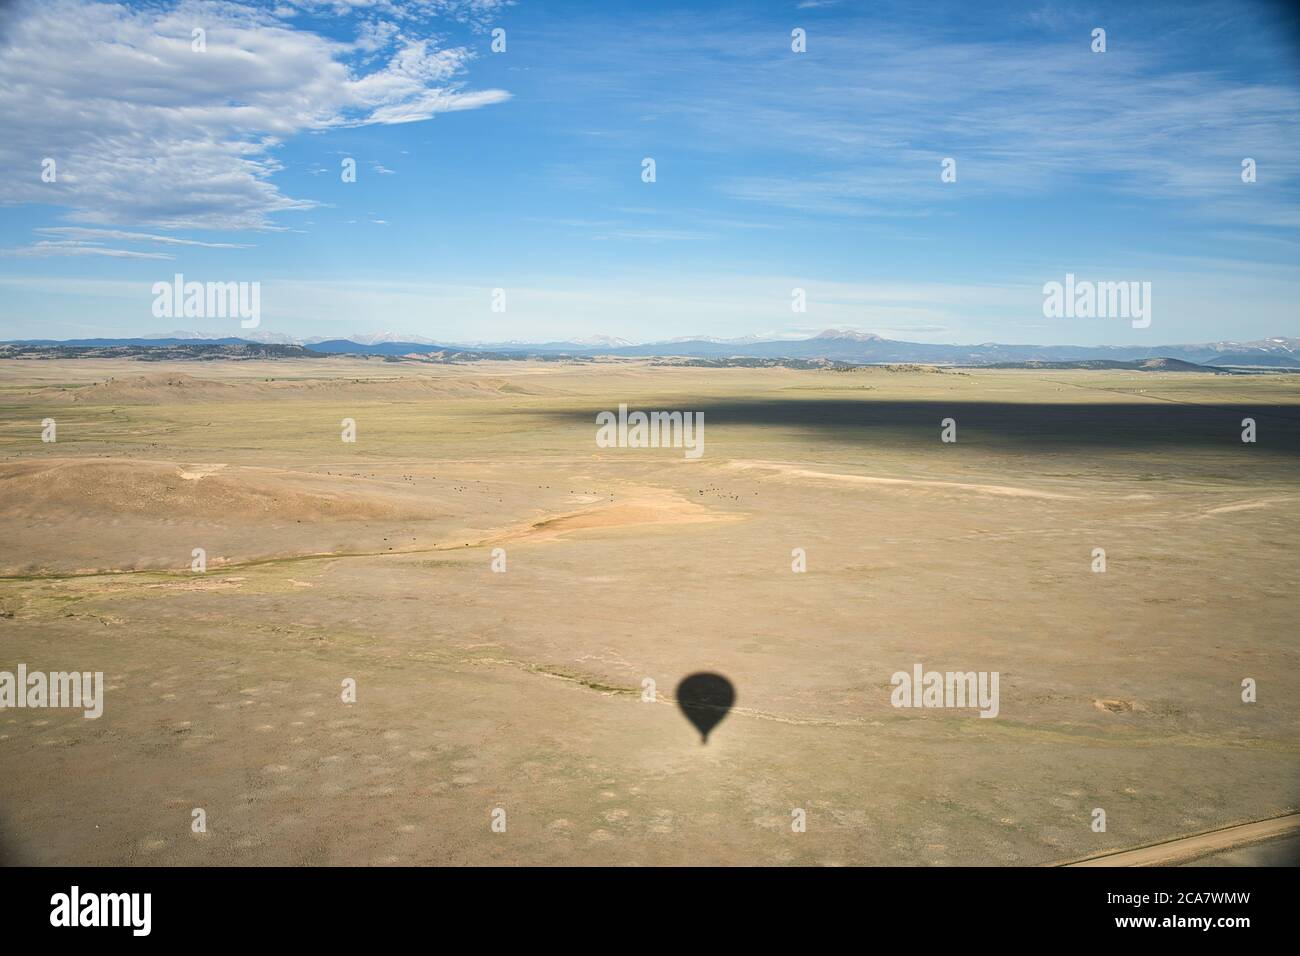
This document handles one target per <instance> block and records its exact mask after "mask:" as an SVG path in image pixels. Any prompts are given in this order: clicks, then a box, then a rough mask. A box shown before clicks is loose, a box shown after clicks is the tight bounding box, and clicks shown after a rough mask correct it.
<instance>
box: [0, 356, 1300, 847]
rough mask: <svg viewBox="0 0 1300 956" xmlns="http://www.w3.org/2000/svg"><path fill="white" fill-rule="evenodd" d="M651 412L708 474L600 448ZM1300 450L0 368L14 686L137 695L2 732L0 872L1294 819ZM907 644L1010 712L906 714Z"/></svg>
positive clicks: (868, 394) (693, 402)
mask: <svg viewBox="0 0 1300 956" xmlns="http://www.w3.org/2000/svg"><path fill="white" fill-rule="evenodd" d="M620 402H626V403H627V404H628V405H629V407H630V408H632V409H645V410H651V409H666V410H671V409H680V410H687V411H700V412H703V413H704V416H705V426H706V428H705V452H704V455H703V457H701V458H700V459H699V460H696V461H690V460H686V459H685V457H684V455H683V453H682V451H681V450H680V449H630V448H598V447H597V446H596V444H595V433H596V425H595V415H596V413H597V412H598V411H601V410H606V409H611V410H612V409H616V408H617V407H618V404H619V403H620ZM1247 416H1249V417H1253V418H1255V419H1256V422H1257V427H1258V432H1259V438H1258V441H1257V442H1256V443H1254V444H1246V443H1243V442H1242V441H1241V440H1240V434H1241V424H1240V423H1241V419H1242V418H1243V417H1247ZM946 417H952V418H954V419H955V420H956V422H957V427H958V441H957V442H956V443H955V444H945V443H942V442H941V441H940V440H939V436H940V420H941V419H943V418H946ZM46 418H52V419H54V420H55V422H56V423H57V439H58V440H57V442H54V443H43V442H42V441H41V427H42V426H41V423H42V420H44V419H46ZM344 418H352V419H355V421H356V425H357V441H356V442H355V443H352V444H349V443H344V442H343V441H341V440H340V423H341V420H342V419H344ZM1298 464H1300V377H1297V376H1292V375H1276V376H1271V375H1270V376H1213V375H1200V374H1193V373H1129V372H1077V371H972V372H951V371H949V372H941V371H923V370H908V371H895V370H890V369H884V368H877V369H866V370H859V371H854V372H832V371H793V370H787V369H779V368H778V369H703V368H684V367H664V366H655V365H652V364H650V363H647V362H608V363H596V364H583V365H578V364H567V363H559V362H547V363H531V362H530V363H523V362H520V363H480V364H472V365H461V366H436V365H424V364H419V363H413V362H383V361H379V360H370V361H366V360H363V359H351V358H339V359H332V360H328V361H326V360H314V361H313V360H302V361H295V360H289V361H259V362H210V363H209V362H188V363H174V364H161V363H145V362H133V361H108V360H102V361H100V360H86V361H82V360H78V361H6V362H0V522H2V523H0V527H2V528H3V536H2V537H0V670H10V671H12V670H14V669H15V668H16V666H17V665H18V664H19V663H25V664H26V665H27V667H28V668H29V670H44V671H51V670H58V671H63V670H78V671H103V673H104V675H105V683H106V686H107V691H106V701H105V705H104V714H103V716H102V717H100V718H99V719H97V720H87V719H85V718H83V717H82V716H81V713H80V712H79V711H76V712H74V711H70V710H54V709H45V710H38V709H16V708H15V709H6V710H3V711H0V844H2V845H3V854H4V859H5V861H7V862H11V863H12V862H30V863H58V864H62V863H79V864H161V865H169V864H191V865H192V864H452V865H459V864H697V863H721V864H798V865H805V864H808V865H819V864H832V865H833V864H846V865H853V864H891V865H894V864H897V865H930V864H939V865H943V864H987V865H1001V864H1018V865H1022V864H1039V863H1047V862H1054V861H1063V860H1071V859H1078V858H1081V857H1084V856H1089V855H1093V854H1100V853H1104V852H1108V851H1113V850H1118V849H1123V848H1127V847H1134V846H1139V845H1142V844H1146V843H1152V842H1156V841H1162V840H1168V839H1171V838H1174V837H1178V836H1180V835H1186V834H1195V833H1200V832H1203V831H1206V830H1209V829H1212V828H1216V827H1223V826H1228V825H1231V824H1236V823H1243V822H1247V821H1252V820H1260V819H1263V818H1266V817H1272V816H1276V815H1279V814H1282V813H1285V812H1288V811H1294V810H1295V809H1296V808H1297V802H1298V801H1300V733H1297V731H1300V720H1298V716H1300V710H1298V702H1300V653H1298V650H1297V642H1296V624H1295V620H1296V618H1295V595H1296V584H1297V578H1298V575H1297V571H1300V559H1298V558H1297V547H1296V542H1297V535H1298V533H1300V508H1298V505H1300V475H1298V473H1297V465H1298ZM1098 547H1100V548H1104V549H1105V551H1106V556H1107V571H1106V573H1104V574H1099V573H1093V572H1092V570H1091V564H1092V551H1093V549H1094V548H1098ZM195 548H203V549H205V551H206V554H207V570H206V572H204V573H195V572H193V571H191V570H190V563H191V553H192V550H193V549H195ZM497 548H501V549H504V551H505V553H506V556H507V562H508V564H507V567H508V570H507V571H506V572H505V573H495V572H493V570H492V568H491V563H492V555H493V550H494V549H497ZM795 548H803V549H805V551H806V554H807V562H808V569H807V572H806V573H803V574H796V573H792V571H791V552H792V549H795ZM914 663H921V664H923V665H924V666H925V668H926V669H934V670H938V671H967V670H974V671H997V672H999V674H1000V676H1001V684H1000V713H999V715H998V716H997V717H996V718H994V719H982V718H980V717H978V716H977V715H976V712H975V711H973V710H956V709H896V708H894V707H892V706H891V704H890V692H891V690H892V687H891V685H890V676H891V674H893V673H894V672H895V671H899V670H905V671H910V670H911V668H912V666H913V664H914ZM697 671H715V672H718V673H721V674H724V675H726V676H727V677H728V678H729V679H730V680H731V682H732V683H733V685H734V686H735V689H736V694H737V701H736V706H735V707H734V709H733V710H732V712H731V713H730V714H729V715H728V716H727V718H726V719H725V720H724V721H723V722H722V724H721V725H720V726H719V727H718V728H717V730H715V731H714V732H713V734H712V736H711V737H710V739H709V742H708V744H707V745H702V744H701V743H700V740H699V737H698V735H697V734H696V733H695V732H694V730H693V728H692V727H691V726H690V724H688V723H687V721H686V720H685V719H684V718H683V716H682V715H681V714H680V713H679V711H678V709H677V707H676V705H675V703H674V702H673V700H672V695H673V691H674V688H675V687H676V685H677V683H678V681H680V680H681V679H682V678H683V677H685V676H686V675H688V674H691V673H693V672H697ZM349 678H351V679H353V680H355V681H356V686H357V701H356V703H353V704H349V703H345V702H344V701H343V700H342V699H341V686H342V682H343V681H344V680H345V679H349ZM646 678H651V679H653V680H654V681H655V683H656V687H657V691H658V700H657V701H656V702H654V703H647V702H644V701H643V700H642V686H643V681H644V680H645V679H646ZM1245 678H1254V679H1255V680H1256V681H1257V682H1258V701H1257V702H1256V703H1251V704H1247V703H1243V701H1242V699H1241V684H1242V681H1243V679H1245ZM194 808H202V809H203V810H205V812H206V815H207V832H205V833H194V832H192V830H191V812H192V810H193V809H194ZM495 808H502V809H504V810H505V812H506V818H507V821H508V825H507V828H506V832H504V833H497V832H493V830H492V829H491V827H490V824H491V815H492V811H493V810H494V809H495ZM795 808H801V809H803V810H805V811H806V815H807V831H806V832H803V833H795V832H792V829H791V820H792V810H794V809H795ZM1094 808H1103V809H1104V810H1105V811H1106V815H1107V830H1106V832H1105V833H1095V832H1093V831H1092V829H1091V827H1090V824H1091V821H1092V812H1093V809H1094ZM1291 845H1292V846H1294V841H1292V844H1291ZM1242 858H1243V859H1249V858H1251V857H1250V856H1249V855H1248V854H1247V855H1245V856H1244V857H1242Z"/></svg>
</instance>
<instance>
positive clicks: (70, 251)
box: [0, 239, 176, 259]
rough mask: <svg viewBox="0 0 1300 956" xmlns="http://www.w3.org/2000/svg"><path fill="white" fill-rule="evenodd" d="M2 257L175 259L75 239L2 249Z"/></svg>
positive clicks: (47, 241)
mask: <svg viewBox="0 0 1300 956" xmlns="http://www.w3.org/2000/svg"><path fill="white" fill-rule="evenodd" d="M0 255H4V256H17V257H22V258H37V257H40V258H46V257H49V256H108V257H110V258H113V259H175V258H176V257H175V256H169V255H167V253H165V252H136V251H134V250H131V249H113V248H110V247H108V246H103V245H98V244H96V243H90V242H80V241H78V240H75V239H63V240H58V241H55V240H46V239H43V240H41V241H40V242H36V243H33V244H32V245H30V246H21V247H19V248H17V249H0Z"/></svg>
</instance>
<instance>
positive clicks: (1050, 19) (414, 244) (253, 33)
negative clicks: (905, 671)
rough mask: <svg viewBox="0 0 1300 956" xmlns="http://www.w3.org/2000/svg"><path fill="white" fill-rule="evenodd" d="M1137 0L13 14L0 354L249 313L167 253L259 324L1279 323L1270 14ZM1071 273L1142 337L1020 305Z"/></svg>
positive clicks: (1288, 39)
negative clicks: (1249, 171) (1127, 285)
mask: <svg viewBox="0 0 1300 956" xmlns="http://www.w3.org/2000/svg"><path fill="white" fill-rule="evenodd" d="M1132 6H1133V5H1131V4H1127V3H1122V4H1114V5H1105V4H1102V5H1090V4H1089V5H1084V4H1078V5H1076V4H1057V3H1023V4H1021V3H1017V4H992V5H984V4H979V5H971V4H966V3H956V4H952V5H947V4H942V3H939V4H921V5H917V4H912V3H900V4H889V3H878V2H871V3H854V2H848V0H844V2H804V3H799V2H787V3H744V4H734V5H728V4H704V3H695V4H687V3H656V4H643V3H636V4H632V3H628V4H622V3H614V2H606V3H595V2H593V3H569V2H545V3H535V2H529V0H519V2H518V3H514V4H504V3H496V2H491V0H470V2H461V0H417V2H411V3H402V4H390V3H388V2H386V0H344V2H333V0H326V2H318V0H308V2H298V0H294V2H288V0H286V2H280V3H266V4H239V3H179V4H176V3H170V2H159V3H154V2H150V3H128V4H113V3H88V2H84V0H47V2H43V3H39V4H38V3H32V2H27V0H19V2H17V3H16V4H13V5H11V6H8V7H6V8H5V10H4V12H3V13H0V128H3V129H4V130H5V134H6V135H5V136H4V137H3V138H2V139H0V164H3V168H4V169H5V170H6V175H5V177H4V181H3V183H0V203H3V205H0V338H3V339H10V338H34V337H52V338H66V337H87V336H125V335H142V334H150V333H161V332H168V331H171V330H173V329H180V330H197V331H200V332H203V333H205V334H211V335H226V334H229V335H239V334H241V331H242V330H240V329H239V323H238V320H237V319H229V318H206V319H200V318H189V319H159V318H155V317H154V316H153V314H152V312H151V305H152V302H153V296H152V294H151V286H152V285H153V283H155V282H157V281H160V280H170V279H171V277H172V276H173V275H174V274H175V273H178V272H179V273H183V274H184V275H185V277H186V279H188V280H197V281H201V282H202V281H219V282H230V281H256V282H260V283H261V289H262V319H261V325H260V328H259V329H258V331H259V332H260V333H264V334H266V335H272V336H274V335H285V336H294V337H309V336H323V337H336V336H338V337H342V336H347V335H361V334H375V333H380V332H395V333H401V334H403V335H410V336H421V337H424V338H427V339H432V340H436V341H454V342H496V341H507V340H526V341H547V340H558V339H581V338H585V337H588V336H593V335H597V334H607V335H613V336H618V337H622V338H625V339H629V340H633V341H649V340H656V339H662V338H670V337H678V336H687V335H696V334H701V335H712V336H721V337H733V336H742V335H747V334H766V335H789V336H794V335H799V334H804V333H813V332H817V331H820V330H822V329H825V328H828V327H845V328H853V329H857V330H860V331H866V332H876V333H878V334H881V335H885V336H886V337H889V338H899V339H909V340H914V341H929V342H985V341H1001V342H1039V343H1078V344H1099V343H1111V344H1127V343H1144V344H1157V343H1178V342H1198V341H1210V340H1217V339H1236V340H1250V339H1257V338H1264V337H1267V336H1275V335H1284V336H1300V269H1298V268H1297V266H1298V265H1300V29H1297V24H1296V20H1295V17H1294V15H1293V14H1288V13H1286V12H1285V8H1284V7H1283V6H1281V5H1273V4H1251V3H1244V2H1234V3H1222V4H1219V3H1206V4H1195V3H1176V4H1170V5H1167V6H1161V5H1151V6H1149V7H1147V8H1144V9H1142V10H1134V9H1131V7H1132ZM196 26H199V27H202V28H204V29H205V30H206V50H204V51H201V52H198V51H195V50H193V49H192V29H193V28H194V27H196ZM1097 27H1101V28H1104V29H1105V31H1106V47H1107V48H1106V52H1104V53H1094V52H1093V51H1092V49H1091V45H1092V36H1091V34H1092V31H1093V29H1094V28H1097ZM496 28H500V29H504V30H505V31H506V33H505V39H506V50H505V52H503V53H494V52H492V50H491V43H492V32H491V31H492V30H493V29H496ZM795 28H802V29H803V30H805V31H806V35H807V50H806V52H803V53H796V52H793V51H792V50H791V31H792V30H793V29H795ZM348 157H351V158H354V159H355V160H356V164H357V179H356V182H351V183H345V182H343V181H342V180H341V177H340V170H341V166H340V164H341V162H342V160H343V159H344V158H348ZM646 157H651V158H653V159H654V160H655V164H656V181H655V182H653V183H646V182H643V181H642V175H641V173H642V160H643V159H644V158H646ZM946 157H952V158H953V159H955V160H956V164H957V166H956V168H957V180H956V182H951V183H945V182H942V181H941V178H940V170H941V162H942V160H943V159H944V158H946ZM1246 157H1250V158H1252V159H1254V160H1255V161H1256V164H1257V181H1256V182H1254V183H1249V184H1247V183H1243V182H1242V179H1241V162H1242V160H1243V159H1244V158H1246ZM45 158H54V159H55V161H56V168H57V170H58V179H57V181H56V182H54V183H48V182H43V181H42V179H41V169H42V166H41V163H42V160H43V159H45ZM1067 272H1072V273H1074V274H1076V275H1077V276H1079V278H1081V279H1092V280H1095V281H1149V282H1151V283H1152V323H1151V326H1150V327H1149V328H1146V329H1134V328H1132V327H1131V325H1130V323H1129V322H1128V321H1126V320H1123V319H1077V318H1066V319H1048V318H1045V317H1044V316H1043V311H1042V303H1043V294H1042V286H1043V284H1044V283H1045V282H1049V281H1054V280H1055V281H1061V280H1063V279H1064V276H1065V274H1066V273H1067ZM494 288H503V289H505V290H506V298H505V301H506V310H505V312H493V311H492V309H491V302H492V290H493V289H494ZM794 288H803V289H806V291H807V301H808V307H807V311H806V312H805V313H795V312H793V311H792V309H791V304H790V303H791V290H792V289H794Z"/></svg>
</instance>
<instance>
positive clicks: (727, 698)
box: [677, 673, 736, 744]
mask: <svg viewBox="0 0 1300 956" xmlns="http://www.w3.org/2000/svg"><path fill="white" fill-rule="evenodd" d="M735 702H736V688H734V687H732V686H731V681H729V680H727V679H726V678H725V677H723V676H722V675H721V674H710V673H700V674H691V675H690V676H689V677H687V678H685V679H684V680H683V681H682V682H681V683H680V684H678V685H677V706H678V707H680V708H681V709H682V713H683V714H685V715H686V719H687V720H689V721H690V722H691V723H692V724H694V725H695V729H696V730H698V731H699V732H700V742H701V743H706V744H707V743H708V742H709V733H710V732H711V731H712V730H713V728H714V727H716V726H718V724H719V723H721V721H722V718H723V717H726V716H727V711H729V710H731V705H732V704H734V703H735Z"/></svg>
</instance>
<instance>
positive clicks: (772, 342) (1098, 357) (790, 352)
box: [0, 329, 1300, 369]
mask: <svg viewBox="0 0 1300 956" xmlns="http://www.w3.org/2000/svg"><path fill="white" fill-rule="evenodd" d="M0 344H4V345H14V346H39V347H58V346H66V347H76V348H115V347H122V346H131V347H137V348H138V347H147V346H190V345H249V344H261V345H267V344H275V345H285V346H301V347H303V349H304V350H305V351H309V352H315V353H325V354H354V355H382V356H406V355H410V356H420V355H428V354H431V353H438V354H441V355H444V356H445V355H447V354H456V355H460V354H463V355H465V356H466V357H467V358H468V357H471V356H472V355H474V354H475V353H494V354H501V355H507V356H511V357H519V356H522V355H533V354H536V355H546V356H559V355H572V356H575V357H586V358H595V357H600V356H624V357H669V356H680V357H684V358H703V359H726V358H759V359H825V360H829V361H834V362H846V363H852V364H861V365H870V364H895V363H909V364H928V365H1000V364H1023V363H1054V362H1093V361H1100V362H1133V361H1141V360H1144V359H1157V358H1161V359H1175V360H1178V361H1182V362H1191V363H1193V364H1196V365H1215V366H1233V367H1260V368H1294V369H1300V338H1283V337H1278V338H1269V339H1259V340H1256V341H1252V342H1231V341H1223V342H1208V343H1201V344H1182V345H1177V344H1175V345H1149V346H1138V345H1007V344H1001V343H996V342H985V343H981V344H978V345H945V344H935V343H928V342H902V341H895V340H891V339H885V338H882V337H881V336H879V335H875V334H872V333H868V332H857V331H853V330H850V329H827V330H826V331H824V332H821V333H819V334H817V335H814V336H811V337H809V338H804V339H777V338H759V337H755V336H746V337H744V338H741V339H715V338H708V337H703V336H701V337H697V338H685V339H674V340H671V341H664V342H648V343H644V344H634V343H631V342H627V341H625V340H623V339H617V338H612V337H609V336H596V337H593V338H589V339H583V340H577V341H562V342H514V341H511V342H475V343H471V344H465V343H452V342H445V343H439V342H435V341H433V340H431V339H426V338H423V337H421V336H410V335H401V334H396V333H380V334H377V335H365V336H353V337H351V338H346V339H321V338H309V339H296V338H292V337H290V336H285V335H279V334H274V333H269V334H268V333H252V334H250V335H248V336H246V337H234V336H229V337H221V338H214V337H209V336H205V335H203V334H201V333H197V332H173V333H169V334H165V335H152V336H141V337H137V338H94V339H67V340H61V341H56V340H53V339H24V340H15V341H11V342H6V343H0Z"/></svg>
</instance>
